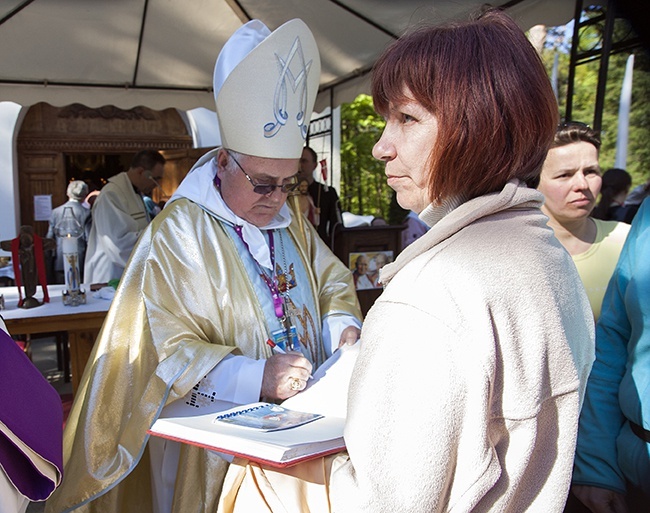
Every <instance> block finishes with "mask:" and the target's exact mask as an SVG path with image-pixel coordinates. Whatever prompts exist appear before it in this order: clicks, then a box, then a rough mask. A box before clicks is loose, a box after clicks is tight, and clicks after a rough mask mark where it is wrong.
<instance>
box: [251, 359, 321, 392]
mask: <svg viewBox="0 0 650 513" xmlns="http://www.w3.org/2000/svg"><path fill="white" fill-rule="evenodd" d="M311 368H312V365H311V362H310V361H309V360H307V358H305V357H304V356H303V355H302V353H297V352H293V353H287V354H274V355H273V356H271V357H270V358H269V359H268V360H266V364H265V365H264V376H263V377H262V390H261V393H260V396H261V397H264V398H265V399H267V400H277V399H282V400H284V399H288V398H289V397H292V396H294V395H296V394H297V393H298V392H300V391H301V390H303V389H304V388H305V386H307V380H308V379H309V377H310V375H311Z"/></svg>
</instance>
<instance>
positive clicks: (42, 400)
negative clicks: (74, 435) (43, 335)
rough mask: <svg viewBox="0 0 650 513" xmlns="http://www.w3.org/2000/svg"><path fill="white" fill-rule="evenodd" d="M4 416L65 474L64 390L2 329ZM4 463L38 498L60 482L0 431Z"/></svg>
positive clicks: (0, 411)
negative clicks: (54, 479)
mask: <svg viewBox="0 0 650 513" xmlns="http://www.w3.org/2000/svg"><path fill="white" fill-rule="evenodd" d="M0 420H1V421H2V422H3V423H4V424H5V425H6V426H7V427H8V428H9V429H10V430H11V432H12V433H13V434H14V435H16V437H17V438H19V439H20V440H22V441H23V442H24V443H25V445H27V446H29V447H30V448H31V449H32V450H33V451H34V452H36V453H37V454H39V455H40V456H41V457H42V458H43V459H45V460H47V461H49V462H51V463H52V464H54V465H55V466H56V467H57V468H58V470H59V473H60V474H61V475H62V474H63V470H62V469H63V439H62V438H63V407H62V405H61V398H60V397H59V394H58V393H57V392H56V390H54V388H52V386H51V385H50V384H49V383H48V382H47V380H46V379H45V378H44V377H43V376H42V375H41V373H40V372H39V371H38V369H37V368H36V367H34V364H32V362H31V361H30V360H29V358H27V356H26V355H25V353H23V352H22V351H21V349H20V348H19V347H18V345H17V344H16V342H15V341H14V340H13V339H12V338H11V337H10V336H9V335H7V334H6V333H5V332H4V331H2V330H1V329H0ZM0 465H2V467H3V468H4V470H5V472H6V473H7V476H9V479H10V480H11V482H12V483H13V484H14V486H16V488H17V489H18V490H19V491H20V493H22V494H23V495H24V496H25V497H27V498H28V499H30V500H33V501H41V500H45V499H47V498H48V497H49V496H50V494H51V493H52V492H53V491H54V489H55V488H56V483H54V482H52V481H51V480H50V479H48V478H46V477H45V476H43V475H42V474H41V473H40V472H39V471H38V470H37V469H36V467H35V466H34V465H33V464H32V462H31V461H30V459H29V458H28V457H27V456H26V455H25V454H24V453H23V452H22V451H21V450H20V449H19V448H18V447H17V446H16V445H15V444H14V443H13V442H12V441H11V440H9V438H7V436H6V435H5V434H4V433H2V432H0Z"/></svg>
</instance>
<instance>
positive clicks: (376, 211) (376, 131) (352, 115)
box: [341, 94, 391, 219]
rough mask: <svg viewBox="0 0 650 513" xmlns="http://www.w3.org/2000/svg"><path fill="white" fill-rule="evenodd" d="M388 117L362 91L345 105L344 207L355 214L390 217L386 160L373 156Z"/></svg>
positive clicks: (343, 133) (342, 191) (342, 180)
mask: <svg viewBox="0 0 650 513" xmlns="http://www.w3.org/2000/svg"><path fill="white" fill-rule="evenodd" d="M384 125H385V123H384V120H383V119H382V118H381V116H379V115H377V113H376V112H375V110H374V109H373V106H372V98H371V97H370V96H368V95H365V94H362V95H360V96H358V97H357V98H356V99H355V100H354V101H353V102H352V103H347V104H343V105H342V106H341V207H342V209H343V210H344V211H348V212H352V213H353V214H363V215H369V214H371V215H374V216H375V217H383V218H384V219H387V215H388V207H389V204H390V191H391V189H390V188H389V187H388V185H386V177H385V175H384V164H383V163H382V162H380V161H378V160H375V159H374V158H373V156H372V147H373V146H374V145H375V143H376V142H377V141H378V140H379V137H380V136H381V132H382V130H383V129H384Z"/></svg>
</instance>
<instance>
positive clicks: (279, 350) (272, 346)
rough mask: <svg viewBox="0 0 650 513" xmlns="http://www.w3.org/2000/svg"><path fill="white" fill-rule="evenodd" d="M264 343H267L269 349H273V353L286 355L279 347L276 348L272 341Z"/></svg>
mask: <svg viewBox="0 0 650 513" xmlns="http://www.w3.org/2000/svg"><path fill="white" fill-rule="evenodd" d="M266 343H267V344H268V345H269V346H271V348H272V349H273V351H274V352H275V353H278V354H287V352H286V351H285V350H284V349H282V348H281V347H280V346H278V345H277V344H276V343H275V342H273V340H271V339H268V340H267V341H266Z"/></svg>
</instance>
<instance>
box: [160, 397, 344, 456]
mask: <svg viewBox="0 0 650 513" xmlns="http://www.w3.org/2000/svg"><path fill="white" fill-rule="evenodd" d="M260 404H264V403H253V404H251V405H244V406H240V407H238V408H237V409H238V410H240V411H245V412H248V411H249V410H250V408H254V407H255V406H259V405H260ZM237 409H231V410H228V411H227V412H224V413H227V414H231V413H232V412H233V411H236V410H237ZM282 410H283V411H282V414H283V415H284V416H285V418H286V419H289V418H299V419H301V421H299V423H298V424H297V425H294V426H293V427H284V428H274V429H273V430H272V431H267V430H265V429H259V428H255V427H251V426H250V424H248V423H242V424H239V425H238V424H236V423H228V422H223V420H219V419H218V418H217V417H219V416H220V415H223V414H215V413H208V414H204V415H196V416H193V417H167V418H165V417H161V418H159V419H158V420H157V421H156V422H154V424H153V426H151V429H150V430H149V434H151V435H154V436H161V437H163V438H168V439H170V440H175V441H177V442H184V443H189V444H192V445H198V446H199V447H203V448H206V449H211V450H214V451H218V452H223V453H226V454H231V455H234V456H241V457H243V458H246V459H249V460H253V461H258V462H260V463H264V464H266V465H269V466H272V467H287V466H289V465H295V464H296V463H299V462H301V461H305V460H308V459H312V458H316V457H319V456H324V455H326V454H331V453H334V452H338V451H340V450H343V449H344V448H345V442H344V441H343V427H344V425H345V419H342V418H338V417H322V416H319V415H316V416H314V415H311V414H307V413H303V412H295V411H293V410H287V409H286V408H283V409H282ZM305 416H308V417H309V418H310V420H309V421H307V422H306V423H305V422H303V421H304V419H305ZM228 418H231V419H235V418H237V417H236V416H233V417H228ZM242 418H244V417H242ZM314 419H315V420H314Z"/></svg>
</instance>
